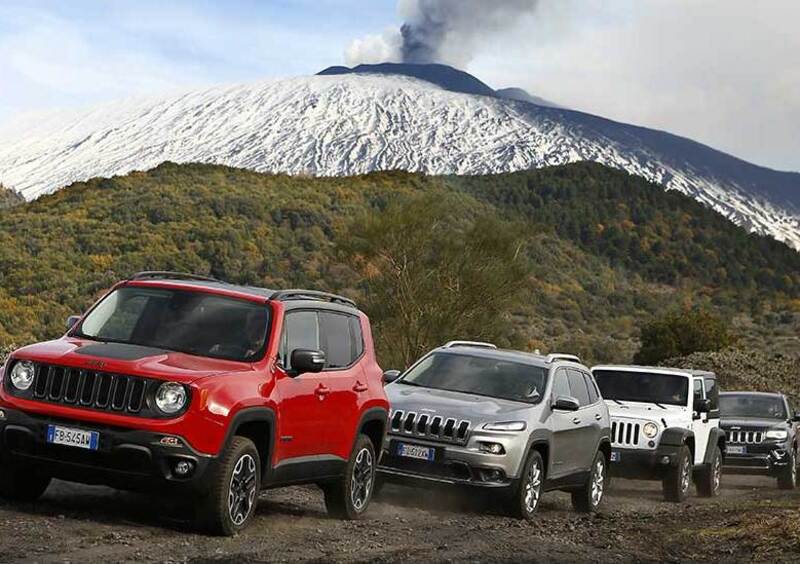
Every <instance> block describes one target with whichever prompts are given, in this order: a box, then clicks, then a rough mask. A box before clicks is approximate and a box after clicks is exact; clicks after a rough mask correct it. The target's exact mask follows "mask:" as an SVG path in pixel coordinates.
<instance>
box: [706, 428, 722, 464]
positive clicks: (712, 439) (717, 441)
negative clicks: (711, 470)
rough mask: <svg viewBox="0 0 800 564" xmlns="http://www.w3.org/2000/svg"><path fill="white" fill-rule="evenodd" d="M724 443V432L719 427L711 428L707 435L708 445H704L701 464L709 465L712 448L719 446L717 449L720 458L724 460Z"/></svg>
mask: <svg viewBox="0 0 800 564" xmlns="http://www.w3.org/2000/svg"><path fill="white" fill-rule="evenodd" d="M725 442H726V437H725V431H723V430H722V429H720V428H719V427H714V428H712V429H711V432H710V433H709V434H708V443H706V454H705V456H703V464H711V453H712V452H713V451H714V447H716V446H719V449H720V450H721V451H722V458H723V460H724V459H725Z"/></svg>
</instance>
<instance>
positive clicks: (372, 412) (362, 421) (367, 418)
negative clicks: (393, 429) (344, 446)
mask: <svg viewBox="0 0 800 564" xmlns="http://www.w3.org/2000/svg"><path fill="white" fill-rule="evenodd" d="M371 421H379V422H380V423H381V425H382V426H383V432H382V433H381V440H380V443H379V444H378V449H377V452H376V453H375V454H376V456H378V457H380V455H381V450H382V449H383V443H384V440H385V439H386V433H387V431H388V430H389V429H388V426H389V410H388V409H386V408H383V407H370V408H369V409H367V410H365V411H364V413H362V414H361V417H360V418H359V420H358V426H357V427H356V434H355V436H354V437H353V446H352V447H351V450H352V448H355V442H356V441H357V440H358V435H360V434H361V430H362V429H363V428H364V425H366V424H367V423H370V422H371Z"/></svg>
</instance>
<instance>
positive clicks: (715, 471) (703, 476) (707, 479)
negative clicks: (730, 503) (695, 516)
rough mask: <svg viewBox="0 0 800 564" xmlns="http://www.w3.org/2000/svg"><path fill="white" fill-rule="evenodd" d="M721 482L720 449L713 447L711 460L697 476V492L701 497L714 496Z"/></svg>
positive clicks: (716, 494)
mask: <svg viewBox="0 0 800 564" xmlns="http://www.w3.org/2000/svg"><path fill="white" fill-rule="evenodd" d="M721 484H722V451H721V450H720V449H719V447H714V452H713V453H712V454H711V462H709V463H708V464H706V465H705V468H703V469H702V470H701V471H700V473H699V475H698V476H697V483H696V486H697V493H698V494H699V495H700V496H702V497H716V496H718V495H719V489H720V485H721Z"/></svg>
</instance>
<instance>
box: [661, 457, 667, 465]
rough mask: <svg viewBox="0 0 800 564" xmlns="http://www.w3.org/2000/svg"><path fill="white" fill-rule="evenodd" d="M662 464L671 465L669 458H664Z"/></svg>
mask: <svg viewBox="0 0 800 564" xmlns="http://www.w3.org/2000/svg"><path fill="white" fill-rule="evenodd" d="M661 464H669V456H662V457H661Z"/></svg>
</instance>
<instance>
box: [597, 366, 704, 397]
mask: <svg viewBox="0 0 800 564" xmlns="http://www.w3.org/2000/svg"><path fill="white" fill-rule="evenodd" d="M593 374H594V378H595V380H596V381H597V386H598V387H599V388H600V394H601V395H602V396H603V399H607V400H614V401H617V402H624V401H638V402H643V403H655V404H659V403H660V404H668V405H684V406H685V405H688V404H689V378H687V377H685V376H678V375H674V374H656V373H652V372H638V371H637V372H630V371H627V370H594V371H593Z"/></svg>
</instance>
